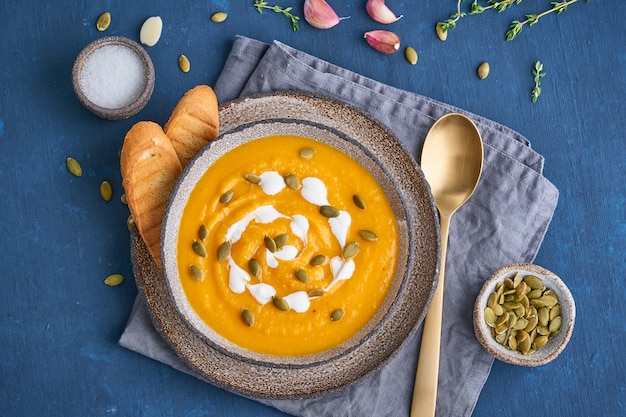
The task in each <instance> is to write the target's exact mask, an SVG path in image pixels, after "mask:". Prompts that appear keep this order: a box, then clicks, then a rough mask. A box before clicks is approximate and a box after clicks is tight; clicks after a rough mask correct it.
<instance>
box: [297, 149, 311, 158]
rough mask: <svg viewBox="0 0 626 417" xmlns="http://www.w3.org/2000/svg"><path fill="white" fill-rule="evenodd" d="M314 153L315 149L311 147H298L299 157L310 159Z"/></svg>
mask: <svg viewBox="0 0 626 417" xmlns="http://www.w3.org/2000/svg"><path fill="white" fill-rule="evenodd" d="M314 154H315V151H314V150H313V149H311V148H302V149H300V158H304V159H311V158H313V155H314Z"/></svg>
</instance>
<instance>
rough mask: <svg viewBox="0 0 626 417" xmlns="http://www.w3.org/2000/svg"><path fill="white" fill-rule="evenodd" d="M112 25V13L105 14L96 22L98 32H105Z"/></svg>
mask: <svg viewBox="0 0 626 417" xmlns="http://www.w3.org/2000/svg"><path fill="white" fill-rule="evenodd" d="M110 25H111V13H109V12H104V13H102V14H101V15H100V16H99V17H98V20H96V29H98V32H104V31H105V30H107V29H108V28H109V26H110Z"/></svg>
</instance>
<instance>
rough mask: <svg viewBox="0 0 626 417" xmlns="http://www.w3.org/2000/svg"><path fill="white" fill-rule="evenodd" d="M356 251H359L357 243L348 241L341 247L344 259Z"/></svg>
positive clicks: (350, 256)
mask: <svg viewBox="0 0 626 417" xmlns="http://www.w3.org/2000/svg"><path fill="white" fill-rule="evenodd" d="M358 252H359V243H358V242H349V243H346V246H345V247H344V248H343V257H344V258H345V259H348V258H352V257H353V256H354V255H356V254H357V253H358Z"/></svg>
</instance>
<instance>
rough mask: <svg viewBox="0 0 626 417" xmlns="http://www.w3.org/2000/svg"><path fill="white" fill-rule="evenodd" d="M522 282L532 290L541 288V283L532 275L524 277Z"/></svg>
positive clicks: (539, 279)
mask: <svg viewBox="0 0 626 417" xmlns="http://www.w3.org/2000/svg"><path fill="white" fill-rule="evenodd" d="M524 282H525V283H526V284H527V285H528V286H529V287H530V288H532V289H533V290H534V289H537V288H543V281H542V280H541V278H538V277H536V276H534V275H526V276H525V277H524Z"/></svg>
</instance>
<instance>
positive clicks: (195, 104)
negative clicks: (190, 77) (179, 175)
mask: <svg viewBox="0 0 626 417" xmlns="http://www.w3.org/2000/svg"><path fill="white" fill-rule="evenodd" d="M219 126H220V124H219V113H218V105H217V97H216V96H215V92H214V91H213V89H212V88H211V87H209V86H208V85H198V86H196V87H194V88H192V89H191V90H189V91H187V92H186V93H185V95H184V96H183V97H182V98H181V99H180V100H179V101H178V104H176V107H175V108H174V111H173V112H172V115H171V116H170V118H169V120H168V121H167V123H166V124H165V127H164V128H163V130H164V131H165V134H166V135H167V137H168V138H170V140H171V141H172V145H174V149H176V154H177V155H178V159H179V160H180V163H181V165H182V166H183V168H184V167H185V166H186V165H187V164H188V163H189V161H190V160H191V159H192V158H193V157H194V156H195V155H196V153H198V151H199V150H200V149H201V148H202V147H203V146H204V145H206V144H207V143H209V142H210V141H212V140H213V139H215V138H216V137H217V136H219V133H220V127H219Z"/></svg>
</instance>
